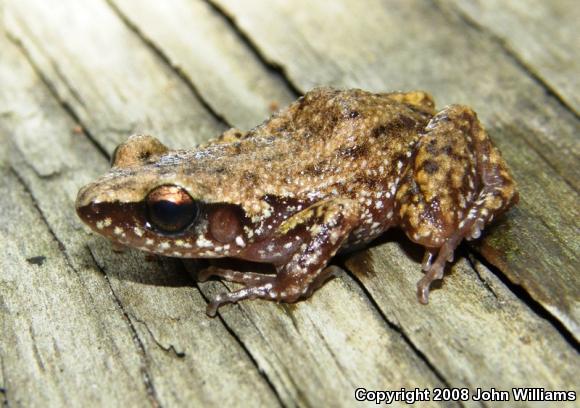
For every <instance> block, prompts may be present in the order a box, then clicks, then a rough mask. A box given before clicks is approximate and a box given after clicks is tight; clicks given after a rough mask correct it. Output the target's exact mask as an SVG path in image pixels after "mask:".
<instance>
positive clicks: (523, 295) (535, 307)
mask: <svg viewBox="0 0 580 408" xmlns="http://www.w3.org/2000/svg"><path fill="white" fill-rule="evenodd" d="M469 254H470V255H471V256H473V258H474V260H475V261H477V262H479V263H481V264H482V265H483V266H484V267H486V268H487V269H488V270H489V271H490V272H491V273H493V274H494V275H495V276H496V277H497V278H498V279H499V280H500V281H501V282H502V283H503V284H504V285H505V286H506V287H507V289H508V290H509V291H510V292H511V293H513V294H514V296H516V297H517V298H518V300H520V301H521V302H522V303H523V304H525V305H526V306H527V307H528V308H529V309H530V310H531V311H532V312H533V313H534V314H535V315H536V316H537V317H539V318H541V319H542V320H545V321H547V322H548V323H549V324H550V325H551V326H552V327H553V328H554V329H555V330H556V331H557V332H558V333H559V334H560V335H561V336H562V338H563V339H564V340H565V341H566V342H567V343H568V344H569V345H570V346H572V347H573V348H574V349H576V350H577V351H580V342H579V341H578V340H577V339H576V337H575V336H574V334H573V333H572V332H571V331H569V330H568V328H567V327H566V326H565V325H564V324H563V323H562V322H561V321H560V320H559V319H558V318H557V317H556V316H554V315H553V314H552V313H550V311H549V310H547V309H546V308H545V307H544V306H543V305H542V304H541V303H540V302H538V301H537V300H536V299H535V298H534V297H533V296H532V295H531V294H530V293H528V291H527V290H526V289H525V288H524V287H523V286H521V285H518V284H517V283H514V282H512V281H511V280H510V279H509V277H508V276H507V275H506V274H505V273H504V272H503V271H502V270H501V269H499V268H497V267H496V266H494V265H493V264H491V263H490V262H489V261H488V260H487V259H486V258H485V257H484V256H483V255H482V254H481V253H479V252H478V251H476V250H474V249H472V248H471V247H470V249H469ZM468 261H469V258H468ZM469 263H470V265H472V267H473V269H474V270H476V268H475V264H474V263H473V264H472V262H471V261H469ZM476 273H477V274H478V272H477V270H476Z"/></svg>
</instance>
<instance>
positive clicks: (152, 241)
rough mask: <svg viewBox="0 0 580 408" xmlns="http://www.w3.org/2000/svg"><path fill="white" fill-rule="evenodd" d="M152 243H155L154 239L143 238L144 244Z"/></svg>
mask: <svg viewBox="0 0 580 408" xmlns="http://www.w3.org/2000/svg"><path fill="white" fill-rule="evenodd" d="M153 244H155V241H154V240H152V239H151V238H147V239H146V240H145V245H153Z"/></svg>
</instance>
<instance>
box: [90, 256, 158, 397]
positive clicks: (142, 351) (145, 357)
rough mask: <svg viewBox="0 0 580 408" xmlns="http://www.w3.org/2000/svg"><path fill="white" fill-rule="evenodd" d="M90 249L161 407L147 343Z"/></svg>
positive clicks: (148, 386) (147, 386)
mask: <svg viewBox="0 0 580 408" xmlns="http://www.w3.org/2000/svg"><path fill="white" fill-rule="evenodd" d="M88 249H89V254H90V256H91V258H92V260H93V262H94V264H95V266H96V267H97V269H98V270H99V271H100V272H101V274H102V275H103V277H104V279H105V281H106V282H107V286H108V287H109V290H110V291H111V294H112V296H113V299H114V301H115V303H116V304H117V307H118V308H119V310H120V311H121V313H122V314H123V317H124V319H125V321H126V323H127V325H128V328H129V331H130V332H131V337H132V338H133V343H134V344H135V346H136V347H137V350H138V352H139V356H140V359H141V374H142V375H143V383H144V385H145V389H146V391H147V395H148V396H149V400H150V402H151V405H152V406H153V407H156V408H157V407H161V406H162V404H161V401H160V400H159V397H158V395H157V391H156V389H155V385H154V383H153V378H152V376H151V373H150V371H149V357H148V355H147V351H146V349H145V345H144V344H143V341H142V340H141V338H140V337H139V333H138V332H137V329H136V328H135V325H134V324H133V321H132V320H131V316H130V315H129V313H128V312H127V310H125V307H124V306H123V303H122V302H121V299H119V297H118V296H117V293H116V292H115V290H114V289H113V285H112V284H111V281H110V279H109V276H108V275H107V272H106V271H105V268H104V267H103V266H102V265H101V264H99V262H98V261H97V258H96V256H95V254H94V253H93V251H92V250H91V248H90V247H89V248H88Z"/></svg>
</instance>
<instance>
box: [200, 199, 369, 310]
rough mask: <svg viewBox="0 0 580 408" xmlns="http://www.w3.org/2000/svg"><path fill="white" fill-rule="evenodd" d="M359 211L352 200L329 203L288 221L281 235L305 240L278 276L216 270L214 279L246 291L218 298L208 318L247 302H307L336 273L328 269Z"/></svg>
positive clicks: (279, 268)
mask: <svg viewBox="0 0 580 408" xmlns="http://www.w3.org/2000/svg"><path fill="white" fill-rule="evenodd" d="M358 211H359V207H358V204H357V203H356V202H355V201H352V200H329V201H324V202H321V203H318V204H315V205H313V206H311V207H309V208H307V209H305V210H303V211H301V212H300V213H297V214H295V215H294V216H293V217H291V218H289V219H288V220H286V221H285V222H284V223H283V224H282V225H280V227H279V228H278V231H277V234H280V235H286V234H293V235H296V236H298V237H301V238H302V242H303V243H302V245H301V246H300V247H299V249H298V250H297V251H296V252H295V253H294V254H293V255H292V257H291V258H290V259H289V261H288V262H287V263H286V264H284V265H279V266H278V268H277V274H276V275H275V276H271V275H260V274H251V275H250V277H248V278H246V277H244V276H243V275H245V273H242V272H235V271H228V270H214V271H213V272H217V273H213V274H214V275H216V274H217V275H218V276H223V277H224V278H226V279H228V280H232V281H235V282H239V283H243V284H245V285H246V287H245V288H243V289H240V290H237V291H235V292H230V293H222V294H220V295H219V296H217V297H216V298H215V299H214V300H213V301H212V302H211V303H210V304H209V305H208V307H207V311H206V312H207V314H208V315H209V316H215V314H216V312H217V309H218V308H219V307H220V306H222V305H224V304H226V303H236V302H239V301H241V300H244V299H268V300H275V301H278V302H287V303H292V302H295V301H297V300H298V299H300V298H306V297H308V296H310V295H311V294H312V292H313V291H314V290H316V289H317V288H318V287H320V286H321V285H322V284H323V283H324V282H325V281H326V280H327V279H328V278H329V277H330V276H331V275H332V273H333V272H334V271H335V269H334V268H332V267H329V268H327V267H326V264H327V263H328V260H329V259H330V258H331V257H332V256H334V254H335V253H336V251H338V249H339V248H340V246H341V245H342V243H343V242H344V240H345V239H346V238H347V237H348V235H349V233H350V231H352V229H353V228H354V227H355V225H356V223H357V220H358Z"/></svg>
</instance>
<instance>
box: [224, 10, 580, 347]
mask: <svg viewBox="0 0 580 408" xmlns="http://www.w3.org/2000/svg"><path fill="white" fill-rule="evenodd" d="M214 3H215V4H216V5H217V6H218V7H220V9H222V10H223V12H224V13H225V14H226V15H228V16H229V17H230V18H231V19H232V20H233V21H234V22H235V23H236V24H237V26H238V27H239V29H240V30H242V31H243V32H244V33H245V35H246V36H248V37H249V38H251V39H252V41H253V42H254V44H255V45H256V47H257V50H258V51H259V52H260V53H262V54H263V56H264V58H265V59H267V60H269V61H272V62H273V63H275V64H278V65H280V66H281V67H282V69H283V70H284V72H286V73H287V75H288V78H289V79H290V80H291V81H292V82H293V83H294V84H296V86H297V88H299V89H301V90H307V89H309V88H311V87H313V86H316V85H322V84H327V85H335V86H341V87H361V88H366V89H370V90H393V89H417V88H419V89H425V90H427V91H429V92H431V93H432V94H433V95H434V96H435V99H436V101H437V102H438V105H439V106H443V105H445V104H449V103H462V104H467V105H471V106H472V107H473V108H474V109H475V110H476V111H477V112H478V113H479V116H480V118H481V120H482V122H483V123H484V124H485V125H487V127H488V128H489V131H490V134H491V136H492V138H493V139H494V140H495V141H496V142H497V144H498V145H499V147H500V148H501V149H502V151H503V153H504V155H505V157H506V160H507V162H508V163H509V164H510V167H511V168H512V169H513V172H514V174H515V178H516V180H518V182H519V184H520V190H521V191H522V194H521V201H520V204H519V205H518V208H517V209H516V210H514V211H512V212H511V213H509V214H508V216H507V217H506V218H505V219H504V220H503V221H502V223H501V227H498V228H495V229H490V230H489V231H488V233H487V236H486V237H485V238H484V239H483V241H482V242H483V246H482V247H480V248H481V251H482V253H483V254H484V255H485V256H486V257H487V258H488V260H489V261H490V262H492V263H494V264H495V265H496V266H497V267H499V268H501V270H502V271H503V272H504V273H505V274H507V276H508V277H509V278H510V279H511V280H512V281H514V282H517V283H518V284H521V285H522V286H523V287H524V288H525V289H526V290H527V291H528V292H529V293H530V294H531V296H532V297H533V298H534V299H536V300H537V301H538V302H540V303H541V304H542V305H543V306H544V307H545V308H546V309H547V310H549V311H550V312H551V313H553V314H554V316H555V317H556V318H557V319H559V320H560V321H561V322H562V324H564V325H565V326H566V328H567V330H569V331H570V332H572V333H573V334H574V336H575V337H576V338H578V337H579V336H580V308H579V307H578V299H580V281H579V279H580V278H579V276H578V274H577V271H578V270H579V268H580V260H579V259H578V255H577V254H578V253H580V252H579V249H580V241H579V239H578V233H577V231H578V227H579V226H578V220H579V219H580V218H579V217H578V215H579V212H580V208H579V207H578V205H577V203H578V194H577V191H578V186H579V185H578V180H580V177H579V173H578V172H579V171H580V168H579V167H578V166H577V163H578V161H579V159H578V156H579V152H580V143H579V140H578V137H577V134H578V131H579V130H580V123H579V121H578V119H577V117H575V115H574V114H573V113H572V112H570V111H569V110H568V109H566V107H564V106H562V105H561V104H560V103H559V101H558V100H557V99H555V98H554V97H552V96H550V95H549V94H547V93H546V90H545V89H544V88H543V87H541V86H540V85H539V84H538V83H537V81H536V80H535V79H533V78H531V77H529V76H528V75H527V72H526V71H525V70H522V68H521V67H520V65H519V64H517V63H515V62H514V61H513V58H512V57H511V56H509V55H506V53H505V50H504V49H502V47H501V46H500V45H499V44H498V43H497V41H494V40H493V39H491V38H490V37H489V36H488V35H483V34H482V33H481V32H480V31H479V30H477V29H474V28H473V27H472V26H471V25H469V24H466V23H465V21H464V20H463V19H462V18H460V17H458V16H457V14H456V13H453V12H450V11H449V10H446V9H445V8H440V7H438V6H436V5H435V4H436V3H435V4H434V3H426V2H392V3H389V4H386V3H384V2H379V1H370V2H356V1H348V0H343V1H336V2H333V3H332V5H330V4H328V3H325V2H315V3H312V2H306V1H305V2H300V1H296V2H292V3H287V2H283V1H272V2H270V3H269V7H262V6H261V3H260V2H259V1H248V2H244V3H243V4H241V3H240V2H236V1H232V0H215V1H214ZM363 21H364V24H361V22H363ZM289 33H292V35H289ZM379 33H380V34H379ZM556 265H557V269H555V268H554V266H556ZM555 270H556V271H557V272H556V273H554V271H555Z"/></svg>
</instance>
